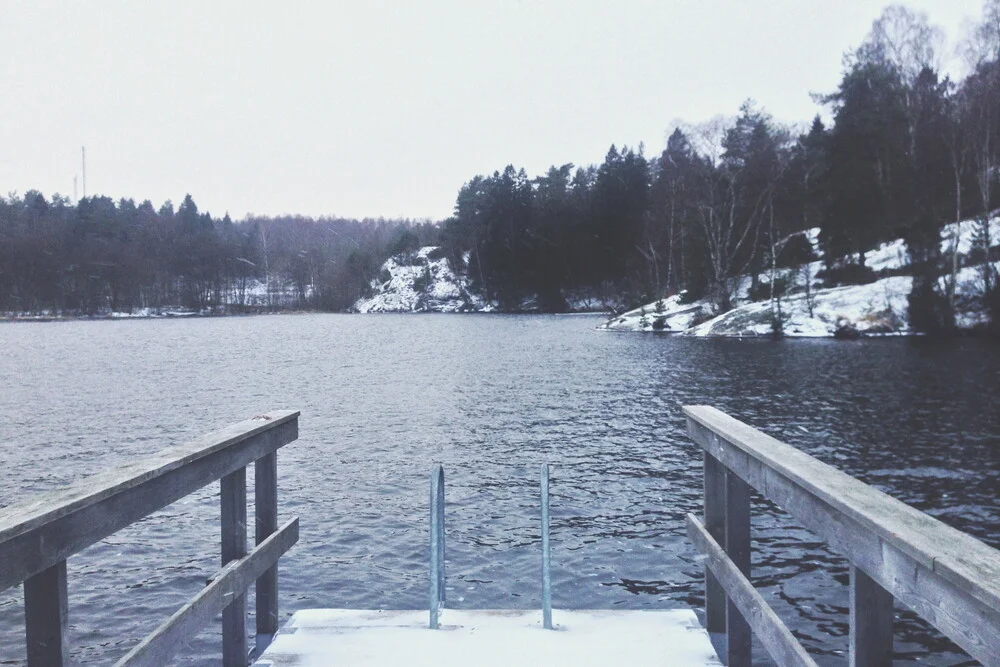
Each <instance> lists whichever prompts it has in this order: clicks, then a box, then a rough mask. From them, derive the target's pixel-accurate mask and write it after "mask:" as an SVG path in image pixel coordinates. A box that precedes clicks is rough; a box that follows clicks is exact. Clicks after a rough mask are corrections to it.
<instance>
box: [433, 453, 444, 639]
mask: <svg viewBox="0 0 1000 667" xmlns="http://www.w3.org/2000/svg"><path fill="white" fill-rule="evenodd" d="M430 538H431V571H430V578H431V591H430V612H431V617H430V628H431V630H437V628H438V612H439V611H440V605H441V602H443V601H444V468H443V467H442V466H437V468H436V469H434V470H433V471H431V535H430Z"/></svg>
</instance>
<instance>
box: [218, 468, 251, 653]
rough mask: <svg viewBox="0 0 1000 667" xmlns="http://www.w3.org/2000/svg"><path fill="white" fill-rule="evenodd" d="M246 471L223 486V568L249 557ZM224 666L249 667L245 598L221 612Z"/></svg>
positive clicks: (228, 477)
mask: <svg viewBox="0 0 1000 667" xmlns="http://www.w3.org/2000/svg"><path fill="white" fill-rule="evenodd" d="M246 473H247V469H246V468H240V469H239V470H237V471H235V472H232V473H229V474H228V475H226V476H225V477H223V478H222V480H221V482H220V487H221V492H220V502H221V505H222V564H223V565H226V563H228V562H229V561H231V560H236V559H237V558H242V557H243V556H245V555H246V553H247V474H246ZM222 664H223V665H224V667H246V665H247V605H246V596H245V595H239V596H236V597H235V598H234V599H233V601H232V602H230V603H229V606H227V607H226V608H225V609H223V610H222Z"/></svg>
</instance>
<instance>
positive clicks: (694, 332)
mask: <svg viewBox="0 0 1000 667" xmlns="http://www.w3.org/2000/svg"><path fill="white" fill-rule="evenodd" d="M977 228H978V225H977V224H976V223H975V222H973V221H965V222H961V223H953V224H951V225H947V226H946V227H945V228H944V230H943V231H942V235H941V236H942V241H941V249H942V250H943V251H944V252H945V253H946V256H948V255H950V254H951V252H952V251H953V248H954V244H955V243H956V241H957V243H958V252H959V254H960V255H965V254H967V253H968V252H969V251H970V250H971V249H972V247H973V239H974V237H975V234H976V231H977ZM805 234H806V237H807V238H808V239H809V240H810V241H811V242H812V244H813V247H814V250H816V251H818V248H817V247H816V246H817V237H818V229H811V230H807V231H806V232H805ZM990 237H991V240H992V241H993V242H994V245H995V244H996V242H997V241H1000V216H998V217H994V218H993V219H992V220H991V221H990ZM817 254H818V252H817ZM865 264H866V265H867V266H869V267H870V268H871V269H873V270H874V271H875V272H876V273H882V274H883V275H884V274H885V273H898V272H900V271H905V267H906V265H907V256H906V246H905V244H904V243H903V241H902V240H896V241H892V242H890V243H884V244H882V245H881V246H879V247H878V248H875V249H874V250H872V251H870V252H869V253H867V254H866V255H865ZM993 266H994V268H995V269H997V270H1000V262H996V263H994V265H993ZM822 268H823V263H822V262H812V263H810V264H808V265H803V266H800V267H797V268H794V269H784V270H781V271H780V272H779V276H780V277H781V278H783V279H785V280H787V281H788V285H789V290H788V293H787V294H785V295H784V296H782V297H781V300H780V305H781V320H782V330H783V333H784V335H786V336H794V337H825V336H833V335H834V334H835V333H836V332H837V331H838V330H840V331H849V332H853V333H857V334H863V335H905V334H909V333H912V331H911V330H910V325H909V321H908V319H907V311H908V307H907V297H908V295H909V293H910V289H911V287H912V285H913V278H912V277H911V276H908V275H889V276H886V277H883V278H881V279H879V280H877V281H875V282H873V283H871V284H868V285H846V286H843V287H830V288H824V287H822V283H821V281H820V280H818V279H817V278H816V275H817V273H818V272H819V271H820V270H821V269H822ZM763 280H764V282H765V283H766V280H767V279H766V277H764V278H763ZM941 281H942V282H941V284H942V288H943V287H944V281H945V278H944V277H942V278H941ZM807 282H808V284H809V285H810V286H811V289H810V290H809V291H808V292H807V290H806V285H807ZM749 286H750V280H749V279H748V278H747V279H744V280H741V281H740V284H739V285H738V287H737V289H736V290H735V299H734V300H735V303H736V307H735V308H733V309H732V310H730V311H728V312H726V313H722V314H720V315H715V314H714V311H713V306H712V304H711V303H710V302H709V301H708V300H707V299H706V300H698V301H692V302H685V299H684V298H683V295H682V294H679V295H674V296H671V297H669V298H665V299H662V300H661V301H660V302H653V303H650V304H646V305H644V306H642V307H640V308H636V309H635V310H631V311H629V312H627V313H623V314H622V315H618V316H615V317H612V318H611V319H609V320H608V321H607V322H605V323H603V324H601V325H600V326H599V327H598V328H600V329H605V330H611V331H648V332H654V331H662V332H672V333H683V334H686V335H691V336H766V335H769V334H771V333H772V321H773V319H774V318H773V311H772V304H771V303H770V301H769V300H764V301H751V300H750V299H749V295H748V292H749ZM955 293H956V305H957V312H956V324H957V325H958V326H959V328H963V329H971V328H974V327H976V326H979V325H982V324H985V322H986V319H987V318H986V313H985V312H983V310H982V307H981V305H980V304H979V303H978V299H977V296H978V295H979V294H981V293H982V278H981V267H980V266H966V267H963V268H961V269H959V271H958V274H957V279H956V290H955Z"/></svg>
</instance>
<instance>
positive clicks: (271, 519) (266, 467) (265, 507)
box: [253, 452, 278, 656]
mask: <svg viewBox="0 0 1000 667" xmlns="http://www.w3.org/2000/svg"><path fill="white" fill-rule="evenodd" d="M253 470H254V514H255V515H256V527H255V538H256V543H257V545H258V546H259V545H260V543H261V542H263V541H264V540H266V539H267V538H268V536H269V535H271V534H273V533H275V532H276V531H277V530H278V453H277V452H271V453H270V454H266V455H264V456H262V457H261V458H259V459H257V460H256V461H255V462H254V464H253ZM256 591H257V596H256V598H257V641H256V647H255V655H258V656H259V655H260V654H261V653H263V652H264V649H266V648H267V647H268V645H269V644H270V643H271V640H272V639H274V635H275V633H276V632H278V565H277V564H275V565H274V567H272V568H270V569H268V570H267V571H266V572H264V574H262V575H261V576H260V578H259V579H258V580H257V585H256Z"/></svg>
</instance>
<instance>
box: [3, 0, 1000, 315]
mask: <svg viewBox="0 0 1000 667" xmlns="http://www.w3.org/2000/svg"><path fill="white" fill-rule="evenodd" d="M958 52H959V54H960V57H961V60H962V62H963V63H964V64H965V68H966V71H967V74H966V76H964V78H962V79H961V80H957V81H953V80H951V79H950V78H948V77H946V76H942V74H941V73H940V69H941V66H940V63H941V61H942V59H943V58H944V56H945V55H947V53H948V51H946V47H945V44H944V38H943V34H942V31H941V30H940V29H939V28H937V27H936V26H934V25H933V24H932V23H931V22H930V21H929V19H928V17H927V16H926V15H924V14H922V13H917V12H914V11H912V10H909V9H907V8H906V7H903V6H899V5H893V6H890V7H888V8H886V9H885V10H884V12H883V13H882V15H881V16H880V17H879V18H878V19H877V20H876V21H875V22H874V23H873V25H872V27H871V30H870V32H869V33H868V35H867V37H866V38H865V40H864V41H863V42H862V44H861V45H860V46H859V47H858V48H857V49H855V50H853V51H851V52H849V53H847V54H845V57H844V66H843V74H842V78H841V81H840V84H839V86H838V87H837V89H836V90H834V91H829V92H828V93H826V94H823V95H822V96H819V98H818V101H819V102H820V103H822V104H823V105H824V106H825V107H826V108H827V109H828V110H829V118H830V119H831V120H830V121H829V122H828V123H824V122H823V120H822V119H821V117H820V116H817V117H816V118H815V119H813V120H812V122H811V123H808V122H807V123H804V124H802V125H785V124H782V123H780V122H778V121H776V120H775V119H774V118H773V117H771V115H770V114H768V112H767V111H766V109H765V108H763V107H762V106H760V105H758V104H757V103H755V102H753V101H752V100H748V101H747V102H745V103H744V104H743V105H742V106H741V107H740V109H739V110H738V112H737V114H736V115H735V116H728V117H727V116H722V115H720V116H717V117H715V118H713V119H710V120H708V121H705V122H700V123H693V124H679V125H677V126H676V127H673V128H672V132H671V133H670V134H669V138H668V140H667V142H666V147H665V148H664V149H663V151H662V152H661V153H660V154H659V155H647V154H646V150H645V147H644V146H642V145H639V146H637V147H627V146H620V147H619V146H616V145H612V146H611V148H610V149H609V150H608V152H607V155H606V157H605V159H604V161H603V163H601V164H597V165H586V166H576V165H574V164H571V163H564V164H556V165H553V166H552V167H551V168H549V169H548V171H547V172H546V173H545V174H543V175H539V176H535V177H531V176H529V175H528V174H527V173H526V172H525V170H524V169H518V168H516V167H514V166H513V165H508V166H506V167H504V168H503V169H499V170H497V171H496V172H494V173H493V174H489V175H478V176H474V177H472V178H470V180H469V181H467V182H466V183H465V184H464V185H463V186H462V187H461V189H460V190H459V192H458V195H457V198H456V202H455V207H454V214H453V215H452V216H451V217H450V218H448V219H447V220H443V221H440V222H436V223H431V222H415V221H410V220H384V219H378V220H370V219H366V220H360V221H359V220H348V219H341V218H320V219H312V218H305V217H294V216H293V217H280V218H263V217H257V216H248V217H247V218H245V219H243V220H240V221H232V220H230V219H229V217H228V215H227V216H225V217H223V218H221V219H220V218H214V217H212V216H211V215H210V214H208V213H207V212H200V211H199V210H198V207H197V205H196V204H195V202H194V200H193V198H192V197H191V196H190V195H188V196H187V197H185V199H184V200H183V202H182V203H181V204H180V205H179V206H178V207H177V208H176V209H175V208H174V206H173V204H171V203H170V202H167V203H165V204H163V205H162V206H160V207H159V208H156V207H154V205H153V204H152V203H150V202H149V201H144V202H142V203H140V204H136V203H135V202H134V201H132V200H128V199H123V200H120V201H118V202H115V201H112V200H111V199H109V198H106V197H90V198H84V199H81V200H80V201H78V202H73V201H70V200H69V199H67V198H65V197H61V196H59V195H54V196H52V197H50V198H48V199H47V198H46V197H44V196H43V195H42V194H41V193H39V192H35V191H31V192H27V193H25V194H23V195H17V194H11V195H9V196H7V197H5V198H0V312H8V313H38V312H60V313H78V314H97V313H102V312H107V311H125V312H128V311H133V310H136V309H144V308H165V307H173V306H181V307H185V308H190V309H194V310H198V311H201V312H216V311H225V312H239V311H246V310H261V309H278V308H300V309H318V310H344V309H347V308H349V307H350V306H351V304H352V303H353V302H354V301H355V300H356V299H358V298H359V297H361V296H363V295H364V294H365V293H366V291H367V290H368V289H369V283H370V281H371V280H372V278H373V277H375V276H376V275H377V274H378V269H379V266H380V265H381V263H382V261H383V260H384V259H385V258H386V257H388V256H390V255H392V254H395V253H398V252H402V251H407V250H412V249H414V248H416V247H419V246H421V245H440V246H443V248H444V249H445V252H446V253H447V255H448V257H449V258H450V261H451V262H452V263H453V265H454V267H455V268H456V270H457V271H460V272H463V273H467V275H468V277H469V280H470V283H471V284H472V286H473V287H474V288H476V289H478V290H479V291H481V292H482V293H483V294H484V295H485V296H486V297H487V298H489V299H490V300H492V301H494V302H495V303H497V304H498V305H499V306H500V308H501V309H505V310H517V309H519V308H520V307H521V304H522V303H523V301H524V299H525V298H527V297H535V298H536V300H537V301H536V302H537V303H538V304H539V305H540V307H541V308H542V309H543V310H547V311H559V310H561V309H563V308H565V298H564V297H565V294H566V293H567V292H568V291H586V292H589V293H593V294H609V295H610V294H619V295H624V300H625V301H626V302H628V303H632V304H639V303H646V302H649V301H651V300H654V299H656V298H661V297H663V296H667V295H671V294H676V293H678V292H682V291H684V292H685V298H691V299H696V298H710V299H711V301H712V302H713V304H714V305H715V307H716V309H717V310H718V311H719V312H724V311H725V310H728V309H729V308H730V307H732V305H733V303H732V302H733V298H734V290H735V288H736V284H737V282H738V279H739V278H740V276H751V277H752V279H753V284H754V287H753V288H752V290H753V289H757V290H758V291H759V290H760V289H765V290H768V291H770V292H771V296H773V292H774V290H778V289H780V281H779V280H778V279H777V275H778V270H779V269H780V268H781V267H788V266H794V265H797V264H799V263H802V262H804V261H808V260H810V259H814V258H813V257H812V253H813V251H812V248H811V246H810V245H809V243H808V242H805V239H804V236H803V235H800V234H796V232H799V231H802V230H807V229H812V228H818V229H819V241H820V247H821V249H822V257H821V259H823V261H824V266H825V268H824V271H823V273H822V276H821V278H822V279H823V281H824V283H825V284H826V285H837V284H852V283H863V282H870V281H873V280H874V279H875V277H876V276H875V274H874V272H873V271H872V270H871V269H869V268H868V267H867V266H866V265H865V255H866V252H868V251H869V250H871V249H872V248H874V247H875V246H877V245H878V244H879V243H880V242H883V241H887V240H890V239H896V238H902V239H904V240H905V242H906V247H907V253H908V257H909V263H910V266H909V267H908V271H909V272H910V273H912V275H913V276H914V280H913V291H912V293H911V294H910V298H909V306H910V321H911V323H912V326H913V327H914V328H916V329H918V330H922V331H927V332H940V331H947V330H949V329H950V328H951V327H952V326H953V322H954V310H955V305H956V304H955V280H956V278H955V277H956V275H957V273H958V270H959V269H960V268H962V267H963V266H969V265H975V266H981V269H980V283H981V289H980V295H981V299H982V302H983V304H984V306H985V307H986V308H988V309H989V311H990V312H991V313H996V314H997V315H998V316H995V317H994V320H995V321H1000V287H998V284H997V283H998V280H997V275H996V268H995V266H994V264H992V263H991V262H992V261H993V260H996V259H1000V258H998V257H991V255H990V251H991V248H992V249H994V250H995V248H993V246H994V245H996V243H997V239H992V238H991V237H990V227H989V224H988V221H989V219H990V216H991V212H992V211H993V210H994V209H996V208H997V207H998V206H1000V0H987V1H986V2H985V4H984V8H983V14H982V16H981V17H980V19H979V20H978V22H977V23H976V24H975V25H973V26H970V28H969V30H968V33H967V34H966V35H965V36H964V38H963V39H962V40H961V43H960V46H959V47H958ZM668 114H669V110H664V116H665V117H669V116H668ZM969 219H972V220H975V222H974V223H973V224H975V226H976V232H977V233H976V242H975V244H974V247H973V251H972V252H969V253H965V254H961V253H959V251H958V247H957V244H953V245H949V239H943V238H942V231H941V230H942V227H943V226H944V225H945V224H947V223H950V222H955V221H959V220H969ZM987 260H991V261H987Z"/></svg>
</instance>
